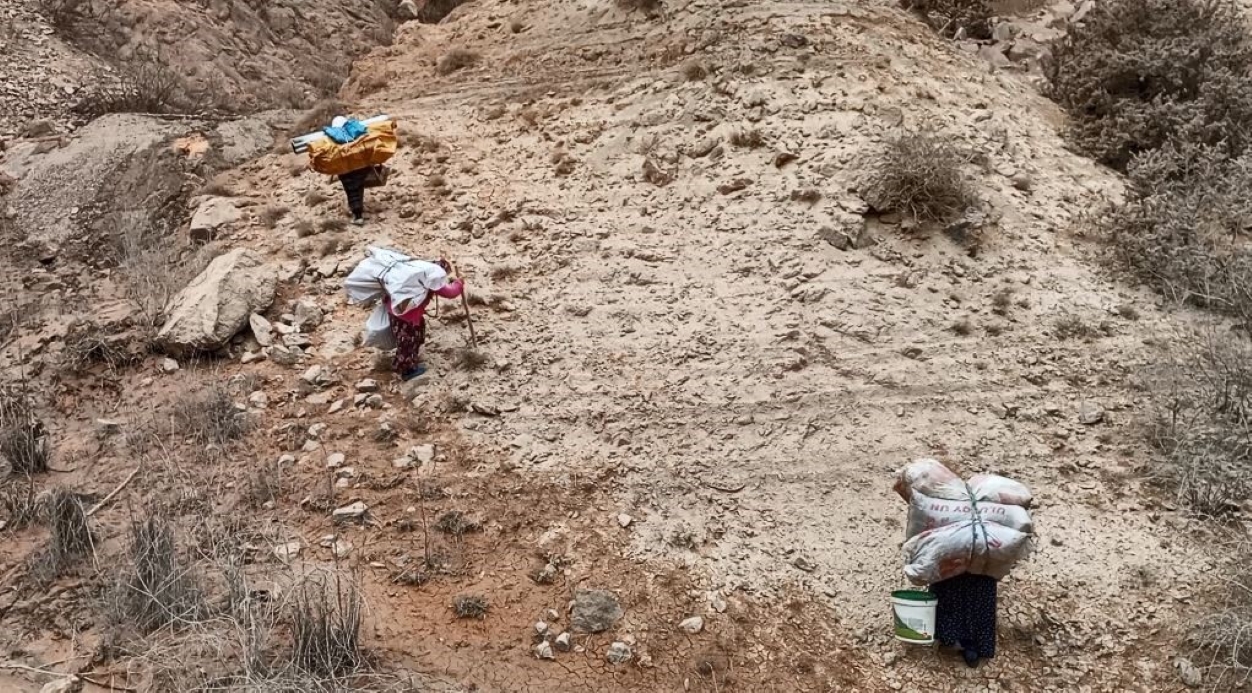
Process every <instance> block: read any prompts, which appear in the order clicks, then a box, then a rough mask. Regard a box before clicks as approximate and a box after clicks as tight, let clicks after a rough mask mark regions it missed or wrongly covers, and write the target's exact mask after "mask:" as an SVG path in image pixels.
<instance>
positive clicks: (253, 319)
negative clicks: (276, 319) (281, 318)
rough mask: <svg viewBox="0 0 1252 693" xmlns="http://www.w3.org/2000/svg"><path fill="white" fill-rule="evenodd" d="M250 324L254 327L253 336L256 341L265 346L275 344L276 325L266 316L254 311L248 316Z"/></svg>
mask: <svg viewBox="0 0 1252 693" xmlns="http://www.w3.org/2000/svg"><path fill="white" fill-rule="evenodd" d="M248 325H249V326H250V327H251V328H252V336H253V337H256V343H257V344H260V345H261V346H263V347H267V346H274V326H273V325H271V324H270V321H269V320H266V319H265V317H264V316H262V315H258V314H256V313H253V314H252V315H249V316H248Z"/></svg>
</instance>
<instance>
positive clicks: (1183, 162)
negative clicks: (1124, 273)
mask: <svg viewBox="0 0 1252 693" xmlns="http://www.w3.org/2000/svg"><path fill="white" fill-rule="evenodd" d="M1130 181H1131V190H1130V194H1129V195H1128V196H1127V197H1128V201H1127V202H1126V203H1125V204H1123V205H1121V206H1120V207H1117V208H1115V209H1113V210H1111V211H1110V213H1108V214H1105V215H1104V217H1103V218H1104V224H1105V228H1106V230H1107V231H1108V234H1109V236H1110V240H1112V241H1113V243H1112V248H1113V256H1114V257H1115V258H1116V259H1117V260H1118V261H1119V264H1120V265H1121V266H1122V267H1124V268H1125V269H1127V270H1129V271H1130V272H1132V273H1133V274H1135V275H1136V276H1138V277H1139V278H1140V279H1143V280H1144V281H1146V282H1148V283H1149V284H1151V285H1152V286H1153V287H1154V288H1156V289H1157V290H1159V291H1161V292H1162V293H1163V294H1165V295H1166V296H1167V297H1169V298H1171V299H1173V300H1176V301H1180V302H1187V303H1191V304H1194V305H1198V306H1202V307H1205V308H1208V309H1210V310H1214V311H1217V312H1221V313H1226V314H1229V315H1234V316H1236V317H1239V318H1240V319H1242V320H1243V321H1244V322H1245V323H1247V324H1252V255H1249V253H1248V251H1247V250H1246V248H1245V244H1244V242H1243V240H1242V236H1243V233H1244V229H1245V226H1246V224H1247V220H1248V219H1252V155H1243V156H1240V157H1238V158H1235V159H1230V158H1227V157H1226V156H1225V154H1224V153H1223V152H1222V150H1221V149H1219V148H1216V147H1207V146H1187V145H1180V146H1174V145H1166V146H1165V147H1163V148H1161V149H1158V150H1155V151H1152V152H1149V153H1146V154H1143V155H1140V156H1138V157H1136V159H1135V161H1134V162H1133V163H1132V164H1131V167H1130Z"/></svg>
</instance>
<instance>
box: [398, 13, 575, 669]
mask: <svg viewBox="0 0 1252 693" xmlns="http://www.w3.org/2000/svg"><path fill="white" fill-rule="evenodd" d="M405 1H406V2H408V1H409V0H405ZM535 656H536V657H538V658H539V659H556V653H555V652H553V651H552V645H550V644H549V643H548V641H547V640H544V641H543V642H541V643H539V644H538V645H535Z"/></svg>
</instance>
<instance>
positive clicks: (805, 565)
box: [791, 556, 817, 573]
mask: <svg viewBox="0 0 1252 693" xmlns="http://www.w3.org/2000/svg"><path fill="white" fill-rule="evenodd" d="M791 565H794V566H795V567H797V568H799V569H800V570H803V571H804V572H806V573H811V572H813V571H814V570H817V566H816V565H815V564H814V563H813V562H812V561H810V560H809V559H807V558H805V557H804V556H798V557H796V559H795V560H794V561H792V562H791Z"/></svg>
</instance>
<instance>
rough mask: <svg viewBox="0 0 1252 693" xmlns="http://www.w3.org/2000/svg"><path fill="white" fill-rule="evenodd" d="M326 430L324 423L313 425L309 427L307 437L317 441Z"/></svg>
mask: <svg viewBox="0 0 1252 693" xmlns="http://www.w3.org/2000/svg"><path fill="white" fill-rule="evenodd" d="M327 428H328V427H327V426H326V424H324V423H321V422H318V423H315V424H313V425H312V426H309V430H308V436H309V437H310V438H312V439H313V440H319V439H320V438H321V437H322V434H323V433H325V432H326V429H327Z"/></svg>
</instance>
